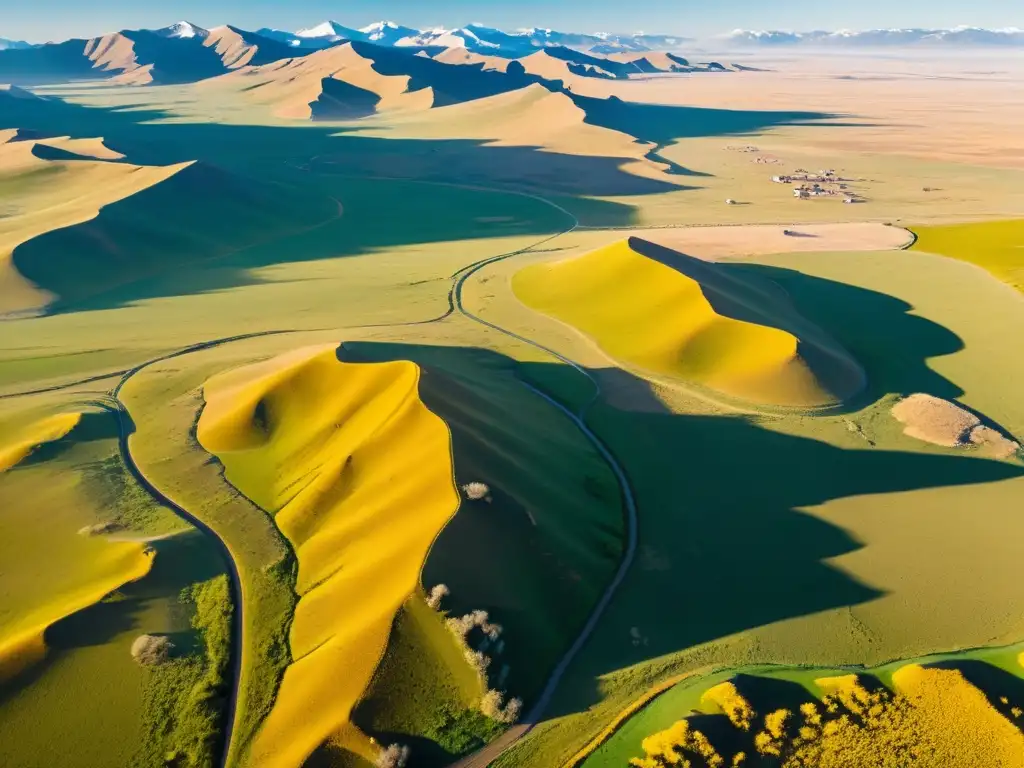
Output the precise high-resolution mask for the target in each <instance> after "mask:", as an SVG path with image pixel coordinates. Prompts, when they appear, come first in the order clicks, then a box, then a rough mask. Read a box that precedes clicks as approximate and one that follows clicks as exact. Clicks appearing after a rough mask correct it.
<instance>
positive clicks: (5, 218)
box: [0, 97, 184, 315]
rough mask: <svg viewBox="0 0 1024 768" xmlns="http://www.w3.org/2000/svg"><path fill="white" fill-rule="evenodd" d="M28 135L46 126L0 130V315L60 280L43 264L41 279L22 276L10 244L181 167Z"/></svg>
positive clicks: (97, 143) (35, 305)
mask: <svg viewBox="0 0 1024 768" xmlns="http://www.w3.org/2000/svg"><path fill="white" fill-rule="evenodd" d="M0 99H2V97H0ZM39 103H43V102H39ZM33 133H40V134H46V133H50V132H47V131H35V132H33V131H20V130H19V131H10V130H8V131H0V212H2V213H3V214H4V215H2V216H0V315H3V314H7V313H16V312H29V311H35V310H38V309H39V308H41V307H42V306H45V305H46V304H47V303H48V302H49V301H50V300H51V299H52V298H53V294H52V292H51V291H50V290H49V289H48V288H46V287H45V286H46V284H47V283H49V282H50V279H51V278H54V279H58V280H59V279H60V277H59V276H58V275H55V274H52V273H51V272H50V271H49V270H46V269H43V270H42V271H41V272H40V273H39V275H38V277H39V278H40V280H35V279H33V278H27V277H26V276H25V275H24V274H22V273H21V272H20V271H19V270H18V268H17V267H16V266H15V265H14V263H13V252H14V251H15V250H17V249H18V248H19V247H20V246H22V245H24V244H27V243H30V242H32V241H33V239H34V238H37V237H39V236H40V235H43V234H45V233H46V232H49V231H51V230H53V229H55V228H59V227H67V226H74V225H76V224H79V223H82V222H84V221H87V220H89V219H91V218H93V217H95V216H96V215H97V214H98V212H99V211H100V209H101V208H102V207H103V206H105V205H108V204H110V203H113V202H115V201H118V200H121V199H123V198H125V197H129V196H131V195H133V194H135V193H136V192H139V191H141V190H143V189H146V188H147V187H150V186H152V185H154V184H159V183H160V182H161V181H164V180H166V179H167V178H169V177H171V176H173V175H174V174H175V173H177V172H179V171H180V170H182V168H183V167H184V165H179V164H176V165H168V166H140V165H134V164H130V163H127V162H121V159H122V157H123V156H122V155H121V154H120V153H119V152H115V151H113V150H111V149H110V148H109V147H107V146H106V145H105V144H104V143H103V140H102V139H96V138H81V139H69V138H67V137H52V138H39V139H30V138H24V137H23V136H25V135H31V134H33ZM51 135H52V134H51ZM4 139H6V141H4Z"/></svg>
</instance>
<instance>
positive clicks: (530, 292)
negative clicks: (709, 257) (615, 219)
mask: <svg viewBox="0 0 1024 768" xmlns="http://www.w3.org/2000/svg"><path fill="white" fill-rule="evenodd" d="M638 249H639V250H643V251H644V253H641V252H639V250H638ZM651 249H653V250H651ZM648 254H651V255H648ZM662 254H668V256H667V257H666V259H668V258H671V262H670V263H663V262H662V261H661V260H659V259H660V258H661V255H662ZM512 285H513V289H514V291H515V293H516V295H517V296H518V297H519V299H520V300H521V301H523V302H524V303H525V304H527V305H528V306H530V307H532V308H533V309H536V310H539V311H541V312H544V313H545V314H548V315H552V316H554V317H556V318H557V319H559V320H561V321H563V322H565V323H568V324H570V325H572V326H573V327H575V328H576V329H578V330H580V331H581V332H583V333H584V334H586V335H588V336H590V337H591V338H593V339H594V340H595V341H596V342H597V344H598V345H599V346H600V347H601V349H603V350H604V351H605V352H606V353H607V354H608V355H610V356H611V357H613V358H616V359H618V360H622V361H625V362H627V363H632V364H634V365H636V366H639V367H640V368H643V369H646V370H649V371H652V372H655V373H661V374H668V375H671V376H676V377H679V378H683V379H686V380H690V381H694V382H696V383H698V384H701V385H704V386H706V387H709V388H711V389H715V390H718V391H721V392H724V393H726V394H729V395H732V396H735V397H739V398H743V399H746V400H753V401H757V402H766V403H772V404H777V405H794V406H820V405H825V404H829V403H834V402H836V401H838V400H841V399H843V397H845V396H848V395H850V394H852V393H854V392H855V391H857V390H858V389H859V388H860V386H861V385H862V373H861V372H860V369H859V367H858V366H857V365H856V363H854V362H853V361H852V360H851V359H849V358H848V357H846V356H845V354H843V353H842V352H841V350H830V349H826V348H825V347H824V346H818V345H815V346H816V347H817V351H818V354H817V357H819V358H821V359H820V363H819V364H818V365H816V366H814V368H812V366H810V365H809V364H808V361H807V359H806V357H805V354H806V351H807V348H808V347H809V346H810V345H808V344H807V343H805V341H804V340H803V339H801V338H799V337H798V336H797V335H796V334H795V333H794V332H792V330H790V329H792V328H793V325H792V323H787V322H785V321H782V320H781V317H780V316H779V315H780V311H784V310H781V303H782V302H783V301H784V299H783V298H782V297H780V296H778V295H774V294H773V293H771V292H769V291H767V290H764V289H762V288H761V287H759V286H751V285H747V284H745V283H744V282H743V281H741V280H739V279H738V278H735V277H733V276H732V275H730V274H727V273H725V272H724V271H722V268H721V267H719V266H718V265H715V264H710V263H706V262H702V261H699V260H697V259H693V258H690V257H687V256H684V255H683V254H679V253H675V252H673V251H668V250H667V249H664V248H660V247H658V246H652V245H651V244H649V243H645V242H644V241H640V240H637V239H635V238H631V239H629V240H625V241H621V242H618V243H615V244H613V245H610V246H607V247H605V248H600V249H598V250H596V251H592V252H590V253H587V254H584V255H583V256H581V257H578V258H572V259H568V260H565V261H560V262H554V263H545V264H536V265H532V266H530V267H527V268H525V269H523V270H522V271H520V272H519V273H517V274H516V275H515V276H514V277H513V281H512ZM822 373H824V374H825V378H823V377H822V376H821V375H820V374H822Z"/></svg>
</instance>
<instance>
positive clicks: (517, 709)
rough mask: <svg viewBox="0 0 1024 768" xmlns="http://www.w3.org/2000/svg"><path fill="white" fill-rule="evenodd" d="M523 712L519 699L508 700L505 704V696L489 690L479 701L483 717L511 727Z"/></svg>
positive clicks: (499, 692)
mask: <svg viewBox="0 0 1024 768" xmlns="http://www.w3.org/2000/svg"><path fill="white" fill-rule="evenodd" d="M522 710H523V702H522V700H521V699H509V701H508V703H507V704H506V703H505V694H503V693H502V692H501V691H495V690H494V689H491V690H489V691H487V693H485V694H484V695H483V698H482V699H480V711H481V712H483V714H484V715H486V716H487V717H489V718H491V720H494V721H496V722H499V723H503V724H505V725H512V724H513V723H515V722H516V721H517V720H518V719H519V715H520V714H521V713H522Z"/></svg>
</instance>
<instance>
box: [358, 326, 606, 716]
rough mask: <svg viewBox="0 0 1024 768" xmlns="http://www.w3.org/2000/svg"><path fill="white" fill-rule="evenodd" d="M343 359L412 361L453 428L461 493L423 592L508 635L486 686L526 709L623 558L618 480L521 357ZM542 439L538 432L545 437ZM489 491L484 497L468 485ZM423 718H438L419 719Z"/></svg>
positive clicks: (364, 355)
mask: <svg viewBox="0 0 1024 768" xmlns="http://www.w3.org/2000/svg"><path fill="white" fill-rule="evenodd" d="M343 354H344V355H345V358H346V359H351V360H359V361H371V360H394V359H408V360H412V361H414V362H415V363H416V364H417V365H419V366H421V368H422V369H423V370H424V375H423V379H422V382H421V387H420V393H421V396H422V398H423V401H424V402H425V403H426V405H427V406H428V407H429V408H430V409H431V410H432V411H433V412H434V413H436V414H438V415H439V416H440V417H441V418H442V419H444V421H445V423H446V424H447V425H448V427H449V428H450V429H451V433H452V450H453V455H454V462H455V476H456V479H457V482H458V485H459V486H460V488H462V489H463V493H464V495H465V496H466V498H464V500H463V502H462V505H461V506H460V507H459V511H458V513H457V514H456V515H455V517H454V518H453V519H452V520H451V522H449V523H448V525H447V526H445V529H444V530H443V531H442V532H441V534H440V535H439V536H438V538H437V541H436V542H435V543H434V545H433V547H432V548H431V550H430V555H429V557H428V558H427V562H426V566H425V568H424V571H423V582H424V586H425V587H426V589H427V590H430V589H432V588H433V587H434V586H436V585H437V584H444V585H446V586H447V587H448V588H449V591H450V594H449V595H448V596H446V597H445V599H444V600H443V601H442V605H441V608H442V609H443V610H444V611H446V612H447V613H448V614H449V615H450V616H453V617H458V616H464V615H466V614H469V613H471V612H472V611H476V610H484V611H487V612H488V614H489V616H490V619H491V621H493V622H496V623H498V624H500V625H501V626H502V627H503V630H502V632H501V635H500V642H499V643H493V642H492V643H489V644H488V646H487V647H486V648H485V649H483V653H484V654H485V655H486V656H488V657H489V658H490V659H491V663H490V665H489V666H488V668H487V677H488V684H489V686H490V687H492V688H496V689H499V690H504V691H506V692H507V693H508V695H509V696H517V697H520V698H522V699H523V700H524V701H526V702H527V703H529V702H530V701H532V700H533V698H534V697H535V696H536V695H537V694H538V693H539V691H540V689H541V688H542V687H543V685H544V683H545V682H546V681H547V679H548V675H549V674H550V673H551V670H552V668H553V667H554V666H555V665H556V664H557V662H558V660H559V659H560V658H561V656H562V654H563V653H564V652H565V651H566V649H567V648H568V647H569V646H570V645H571V644H572V642H573V641H574V640H575V639H576V637H577V635H578V634H579V631H580V629H581V628H582V626H583V624H584V623H585V621H586V618H587V616H588V615H589V613H590V611H591V610H592V608H593V606H594V604H595V603H596V602H597V600H598V598H599V596H600V595H601V593H602V592H603V591H604V589H605V588H606V587H607V585H608V582H609V581H610V580H611V578H612V576H613V574H614V573H615V569H616V568H617V567H618V564H619V562H620V559H621V557H622V551H623V546H624V538H625V534H624V515H623V510H622V499H621V495H620V493H619V488H618V484H617V482H616V479H615V476H614V475H613V474H612V471H611V469H610V467H609V466H608V464H607V463H606V462H605V460H604V459H603V458H602V457H601V455H600V454H599V453H598V452H597V450H596V449H595V448H594V447H593V445H592V444H591V443H590V442H589V441H588V440H587V438H586V437H585V436H584V434H583V433H582V432H581V431H580V429H579V427H578V426H577V425H576V424H574V423H573V422H572V421H571V420H570V419H569V418H567V417H566V416H565V415H564V414H563V413H562V412H561V411H559V410H558V409H557V408H555V407H554V406H553V405H551V404H550V403H549V402H547V401H546V400H545V399H544V398H542V397H540V396H539V395H537V394H536V393H535V392H532V391H531V390H530V389H529V388H527V387H525V386H523V383H522V382H521V381H519V380H517V379H518V375H519V370H518V369H517V367H516V365H515V363H514V361H512V360H511V359H509V358H506V357H504V356H502V355H499V354H496V353H493V352H490V351H487V350H479V349H465V348H458V347H444V346H436V347H435V346H427V345H412V344H379V343H355V342H346V343H345V345H344V348H343ZM537 435H543V439H538V438H537ZM471 483H480V484H483V485H484V486H486V488H487V492H486V495H485V496H484V497H483V498H477V499H473V498H469V497H468V494H467V492H466V490H465V487H466V486H467V485H469V484H471ZM424 716H425V720H429V719H430V718H431V717H433V716H434V713H430V712H426V711H425V712H424Z"/></svg>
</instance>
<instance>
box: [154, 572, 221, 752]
mask: <svg viewBox="0 0 1024 768" xmlns="http://www.w3.org/2000/svg"><path fill="white" fill-rule="evenodd" d="M181 597H182V602H183V603H184V604H186V605H187V606H188V607H189V608H190V609H191V610H192V611H193V615H192V619H191V624H192V629H193V631H194V635H192V636H189V634H188V633H183V634H182V635H178V636H176V637H175V638H174V639H175V640H176V641H177V642H176V644H175V652H174V656H173V657H172V659H171V660H170V661H168V662H167V663H165V664H161V665H159V666H156V667H154V668H152V669H151V670H149V671H148V674H149V681H148V684H147V687H146V709H145V727H146V732H147V739H146V746H145V748H144V750H143V753H142V755H141V757H140V764H142V765H169V766H174V768H179V767H180V768H206V767H207V766H214V765H216V764H217V762H218V759H219V755H220V750H221V749H223V744H222V743H221V738H220V735H221V733H222V729H223V727H224V715H225V712H226V697H227V696H228V694H229V691H228V681H227V679H226V676H227V674H228V671H229V670H228V664H229V660H230V653H231V634H230V633H231V611H232V607H231V598H230V594H229V592H228V579H227V576H217V577H215V578H213V579H210V580H209V581H205V582H202V583H199V584H196V585H194V586H192V587H189V588H188V589H186V590H184V591H183V592H182V595H181ZM183 702H184V706H183Z"/></svg>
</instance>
